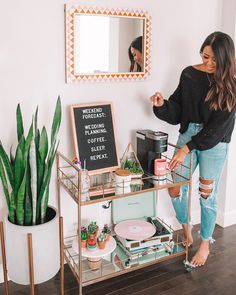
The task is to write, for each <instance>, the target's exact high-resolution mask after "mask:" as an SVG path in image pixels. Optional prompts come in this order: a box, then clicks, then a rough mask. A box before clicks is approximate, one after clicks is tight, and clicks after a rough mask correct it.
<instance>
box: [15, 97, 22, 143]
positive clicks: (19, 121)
mask: <svg viewBox="0 0 236 295" xmlns="http://www.w3.org/2000/svg"><path fill="white" fill-rule="evenodd" d="M16 122H17V137H18V142H19V141H20V139H21V137H22V136H23V135H24V127H23V120H22V114H21V108H20V104H19V103H18V105H17V109H16Z"/></svg>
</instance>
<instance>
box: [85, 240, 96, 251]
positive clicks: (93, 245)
mask: <svg viewBox="0 0 236 295" xmlns="http://www.w3.org/2000/svg"><path fill="white" fill-rule="evenodd" d="M87 248H88V250H90V251H94V250H96V248H97V243H96V240H95V239H90V238H88V240H87Z"/></svg>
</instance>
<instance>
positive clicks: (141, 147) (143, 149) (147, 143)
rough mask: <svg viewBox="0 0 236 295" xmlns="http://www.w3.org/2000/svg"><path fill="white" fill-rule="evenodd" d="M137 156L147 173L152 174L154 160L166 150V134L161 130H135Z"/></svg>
mask: <svg viewBox="0 0 236 295" xmlns="http://www.w3.org/2000/svg"><path fill="white" fill-rule="evenodd" d="M136 138H137V157H138V159H139V162H140V164H141V166H142V168H143V170H144V173H145V174H147V175H153V174H154V160H155V159H160V158H161V153H163V152H166V151H167V145H168V134H167V133H164V132H161V131H152V130H149V129H146V130H137V131H136Z"/></svg>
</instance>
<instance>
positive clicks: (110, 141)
mask: <svg viewBox="0 0 236 295" xmlns="http://www.w3.org/2000/svg"><path fill="white" fill-rule="evenodd" d="M71 118H72V128H73V137H74V146H75V151H76V157H77V158H78V159H79V160H80V161H81V164H82V167H83V168H84V163H86V167H85V168H86V169H88V170H89V172H90V173H89V174H90V175H92V174H99V173H101V172H109V171H114V170H115V169H116V168H117V167H119V164H120V163H119V158H118V156H117V147H116V136H115V135H116V134H115V128H114V121H113V112H112V103H110V102H108V103H96V104H95V103H94V104H86V105H85V104H81V105H75V106H71Z"/></svg>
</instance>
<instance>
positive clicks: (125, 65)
mask: <svg viewBox="0 0 236 295" xmlns="http://www.w3.org/2000/svg"><path fill="white" fill-rule="evenodd" d="M144 32H145V18H144V17H139V18H137V17H135V18H133V17H128V16H126V17H122V16H110V15H82V14H79V13H77V14H75V15H74V74H75V75H80V74H98V73H129V72H144V67H143V65H144V64H145V50H143V48H145V46H144V44H145V43H144V42H145V34H144Z"/></svg>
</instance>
